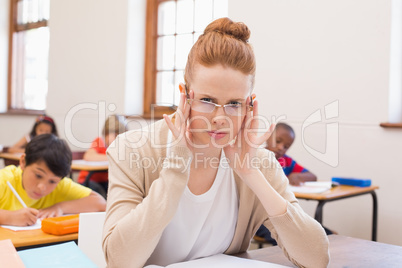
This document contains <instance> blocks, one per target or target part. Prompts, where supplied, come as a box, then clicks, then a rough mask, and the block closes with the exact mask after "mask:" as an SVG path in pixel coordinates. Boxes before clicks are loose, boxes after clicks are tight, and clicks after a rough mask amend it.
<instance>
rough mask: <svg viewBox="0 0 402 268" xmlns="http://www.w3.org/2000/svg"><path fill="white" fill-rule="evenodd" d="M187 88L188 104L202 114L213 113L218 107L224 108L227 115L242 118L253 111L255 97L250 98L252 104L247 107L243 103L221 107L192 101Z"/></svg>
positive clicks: (211, 103) (210, 103)
mask: <svg viewBox="0 0 402 268" xmlns="http://www.w3.org/2000/svg"><path fill="white" fill-rule="evenodd" d="M185 88H186V97H187V103H188V104H189V105H190V106H191V109H193V110H194V111H197V112H200V113H208V114H210V113H212V112H213V111H214V110H215V108H216V107H218V108H219V107H222V108H223V110H224V111H225V113H226V114H227V115H231V116H242V115H245V114H246V113H247V108H248V111H252V110H253V107H254V105H253V97H251V96H250V104H249V106H248V107H247V106H246V105H245V104H241V103H231V104H225V105H219V104H216V103H213V102H209V101H203V100H194V99H190V94H189V93H188V90H187V85H185Z"/></svg>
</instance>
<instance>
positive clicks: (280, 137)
mask: <svg viewBox="0 0 402 268" xmlns="http://www.w3.org/2000/svg"><path fill="white" fill-rule="evenodd" d="M294 140H295V132H294V130H293V128H292V127H291V126H289V125H288V124H285V123H278V124H277V125H276V128H275V131H274V133H273V135H272V136H271V137H269V139H268V142H267V146H266V148H267V149H268V150H270V151H271V152H273V153H274V154H275V158H276V159H277V160H278V162H279V164H280V165H281V166H282V168H283V172H284V173H285V175H286V176H287V177H288V179H289V183H290V184H291V185H296V186H297V185H301V184H302V183H303V182H306V181H316V180H317V176H316V175H314V174H313V173H311V172H310V171H308V170H307V169H305V168H304V167H302V166H301V165H299V164H298V163H297V162H296V161H295V160H293V159H292V158H291V157H290V156H288V155H286V152H287V150H288V149H289V148H290V146H292V144H293V142H294ZM324 230H325V232H326V233H327V234H332V233H333V232H332V231H330V230H329V229H327V228H325V227H324ZM256 236H258V237H262V238H264V239H265V241H267V242H269V243H270V244H273V245H276V244H277V243H276V241H275V239H273V238H272V237H271V233H270V232H269V230H268V229H267V228H266V227H265V226H264V225H261V227H260V228H259V229H258V231H257V233H256Z"/></svg>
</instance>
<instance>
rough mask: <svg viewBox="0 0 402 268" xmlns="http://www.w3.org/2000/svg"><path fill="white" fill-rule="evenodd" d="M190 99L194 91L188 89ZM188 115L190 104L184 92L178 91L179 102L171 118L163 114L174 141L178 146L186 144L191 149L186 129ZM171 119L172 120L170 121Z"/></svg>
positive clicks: (189, 137) (189, 135) (189, 134)
mask: <svg viewBox="0 0 402 268" xmlns="http://www.w3.org/2000/svg"><path fill="white" fill-rule="evenodd" d="M189 96H190V99H191V98H194V92H193V91H192V90H190V93H189ZM189 115H190V104H188V102H187V99H186V94H184V93H180V103H179V107H178V108H177V111H176V113H175V115H174V116H173V120H171V119H170V117H169V116H168V115H166V114H164V115H163V118H164V119H165V121H166V123H167V125H168V127H169V129H170V131H171V132H172V134H173V137H174V141H175V142H176V140H178V141H177V144H178V145H180V146H186V147H188V148H189V149H190V150H191V146H190V145H189V143H188V141H190V140H191V133H190V132H189V131H188V130H187V127H188V126H187V119H188V117H189ZM172 121H173V122H172Z"/></svg>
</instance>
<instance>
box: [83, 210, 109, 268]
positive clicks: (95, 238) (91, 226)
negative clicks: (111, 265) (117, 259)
mask: <svg viewBox="0 0 402 268" xmlns="http://www.w3.org/2000/svg"><path fill="white" fill-rule="evenodd" d="M104 221H105V212H89V213H81V214H80V223H79V231H78V247H79V248H80V249H81V250H82V251H83V252H84V253H85V254H86V255H87V256H88V257H89V258H90V259H91V260H92V261H93V262H94V263H95V264H96V265H97V266H98V267H106V261H105V257H104V255H103V250H102V230H103V222H104Z"/></svg>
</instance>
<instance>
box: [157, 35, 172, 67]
mask: <svg viewBox="0 0 402 268" xmlns="http://www.w3.org/2000/svg"><path fill="white" fill-rule="evenodd" d="M174 51H175V38H174V36H164V37H159V38H158V53H157V57H158V59H157V67H156V68H157V70H173V68H174Z"/></svg>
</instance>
